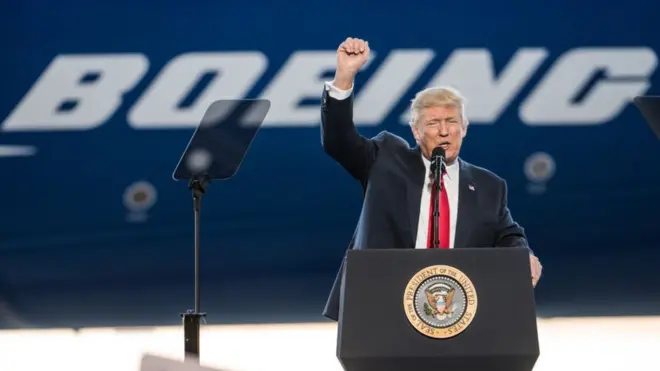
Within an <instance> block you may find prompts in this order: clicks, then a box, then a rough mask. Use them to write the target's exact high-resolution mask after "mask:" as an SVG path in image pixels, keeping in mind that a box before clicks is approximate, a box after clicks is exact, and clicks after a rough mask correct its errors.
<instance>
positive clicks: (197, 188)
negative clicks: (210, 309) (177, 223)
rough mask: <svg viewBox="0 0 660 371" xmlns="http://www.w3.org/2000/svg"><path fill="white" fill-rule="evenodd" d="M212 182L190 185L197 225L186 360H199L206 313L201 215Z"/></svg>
mask: <svg viewBox="0 0 660 371" xmlns="http://www.w3.org/2000/svg"><path fill="white" fill-rule="evenodd" d="M209 182H210V179H208V178H207V177H200V178H197V177H196V178H193V179H191V180H190V183H188V188H189V189H190V190H191V191H192V197H193V212H194V215H195V216H194V218H195V220H194V223H195V307H194V308H195V309H193V310H187V311H186V313H182V314H181V317H182V318H183V334H184V336H185V355H186V358H190V357H196V358H199V327H200V321H201V319H202V318H204V317H206V313H202V312H200V290H199V213H200V209H201V205H202V196H203V195H204V193H206V186H207V185H208V183H209Z"/></svg>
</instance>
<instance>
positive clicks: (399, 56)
mask: <svg viewBox="0 0 660 371" xmlns="http://www.w3.org/2000/svg"><path fill="white" fill-rule="evenodd" d="M433 56H434V53H433V51H432V50H429V49H411V50H394V51H392V53H390V55H388V57H387V59H386V60H385V62H383V64H382V66H380V67H379V68H378V70H377V71H376V73H374V75H373V76H372V77H371V78H370V79H369V81H368V82H367V84H366V85H365V86H364V88H362V89H360V94H359V95H358V97H357V98H356V100H355V106H354V111H353V120H354V121H355V124H356V125H378V124H380V123H381V122H382V121H384V120H385V118H386V116H387V115H388V114H389V113H390V111H391V110H392V108H394V105H395V104H396V103H398V102H399V99H401V96H403V94H404V93H405V92H406V91H408V89H409V88H410V85H411V84H413V83H414V82H415V81H416V80H417V78H419V75H420V74H421V73H422V71H424V68H426V66H427V65H428V63H429V62H430V61H431V59H433Z"/></svg>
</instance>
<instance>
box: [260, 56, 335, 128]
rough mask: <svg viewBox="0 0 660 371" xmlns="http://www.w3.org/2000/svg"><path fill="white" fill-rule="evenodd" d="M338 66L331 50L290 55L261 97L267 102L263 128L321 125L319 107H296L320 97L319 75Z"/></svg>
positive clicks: (320, 81) (320, 78)
mask: <svg viewBox="0 0 660 371" xmlns="http://www.w3.org/2000/svg"><path fill="white" fill-rule="evenodd" d="M336 64H337V54H336V52H334V51H299V52H295V53H293V54H292V55H291V56H290V57H289V59H288V60H287V61H286V63H285V64H284V66H283V67H282V68H281V69H280V71H279V73H278V74H277V75H275V77H274V78H273V79H272V80H271V82H270V83H269V84H268V86H267V87H266V88H265V89H264V91H263V92H262V94H261V98H262V99H268V100H270V104H271V106H270V111H268V115H267V116H266V120H265V121H264V126H266V125H267V126H275V125H277V126H283V125H286V126H312V125H318V124H319V122H320V116H319V115H320V112H319V106H318V105H313V106H302V107H301V106H299V104H300V101H301V100H303V99H305V98H320V97H321V93H322V91H323V82H324V80H323V79H322V74H323V73H324V72H328V71H331V70H333V69H334V68H335V66H336Z"/></svg>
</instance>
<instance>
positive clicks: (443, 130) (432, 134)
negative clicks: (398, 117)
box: [413, 106, 467, 164]
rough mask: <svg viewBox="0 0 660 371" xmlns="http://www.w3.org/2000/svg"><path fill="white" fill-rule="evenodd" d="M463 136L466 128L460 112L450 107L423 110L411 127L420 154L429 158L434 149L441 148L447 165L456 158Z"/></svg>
mask: <svg viewBox="0 0 660 371" xmlns="http://www.w3.org/2000/svg"><path fill="white" fill-rule="evenodd" d="M465 134H467V128H466V127H464V125H463V118H462V116H461V111H460V109H457V108H455V107H451V106H449V107H430V108H424V109H423V110H422V111H421V112H420V116H419V120H418V121H417V123H416V124H415V125H413V135H414V136H415V139H416V140H417V142H418V143H419V146H420V147H421V149H422V153H423V154H424V155H425V156H426V157H427V158H430V157H431V152H432V151H433V149H434V148H435V147H442V148H443V149H444V150H445V158H446V161H447V164H452V163H453V162H454V161H456V158H458V153H459V152H460V151H461V144H462V143H463V138H464V137H465Z"/></svg>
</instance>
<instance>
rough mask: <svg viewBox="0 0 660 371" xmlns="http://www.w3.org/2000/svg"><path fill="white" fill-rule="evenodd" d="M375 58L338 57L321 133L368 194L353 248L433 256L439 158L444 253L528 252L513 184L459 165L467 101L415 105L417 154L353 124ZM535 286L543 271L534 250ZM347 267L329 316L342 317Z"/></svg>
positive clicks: (365, 51)
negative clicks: (434, 161)
mask: <svg viewBox="0 0 660 371" xmlns="http://www.w3.org/2000/svg"><path fill="white" fill-rule="evenodd" d="M368 58H369V44H368V43H367V42H365V41H364V40H360V39H353V38H348V39H346V40H345V41H344V42H343V43H342V44H341V45H340V46H339V48H338V50H337V70H336V71H335V78H334V80H333V81H332V82H328V83H326V84H325V89H324V92H323V98H322V112H321V121H322V123H321V130H322V140H323V148H324V150H325V152H326V153H328V155H330V156H331V157H332V158H333V159H335V160H336V161H337V162H338V163H339V164H340V165H341V166H342V167H344V168H345V169H346V170H347V171H348V172H349V173H350V174H351V175H352V176H353V177H354V178H355V179H357V180H358V181H359V182H360V184H362V188H363V190H364V203H363V207H362V213H361V215H360V220H359V222H358V225H357V228H356V230H355V234H354V235H353V239H352V241H351V243H350V246H349V248H353V249H375V248H379V249H387V248H389V249H396V248H419V249H423V248H429V247H431V241H430V238H429V235H430V234H431V233H429V232H430V229H429V227H430V226H431V224H432V222H431V220H430V219H429V218H430V214H431V213H430V205H431V203H432V197H433V196H432V192H431V191H430V188H431V183H432V179H431V176H430V171H429V167H430V161H429V158H430V157H431V152H432V151H433V149H434V148H436V147H441V148H443V149H444V151H445V158H446V165H447V166H446V172H444V173H443V176H442V180H441V181H442V185H443V187H442V192H441V195H440V217H439V235H440V236H439V242H440V244H439V247H440V248H461V247H527V248H529V246H528V244H527V238H526V237H525V233H524V231H523V228H521V227H520V226H519V225H518V224H517V223H516V222H514V220H513V219H512V217H511V214H510V212H509V208H508V206H507V186H506V182H505V181H504V180H503V179H502V178H500V177H498V176H497V175H495V174H494V173H492V172H490V171H488V170H486V169H483V168H480V167H477V166H474V165H471V164H469V163H467V162H465V161H463V160H462V159H460V158H459V157H458V154H459V152H460V149H461V144H462V142H463V138H464V137H465V135H466V133H467V127H468V120H467V117H466V115H465V99H464V98H463V97H462V96H461V94H460V93H459V92H458V91H456V90H454V89H451V88H443V87H440V88H429V89H426V90H423V91H421V92H419V93H418V94H417V96H416V97H415V99H414V100H413V102H412V105H411V119H410V126H411V130H412V133H413V136H414V137H415V140H416V142H417V144H418V145H417V146H415V147H414V148H410V147H409V146H408V143H407V142H406V141H405V140H403V139H402V138H400V137H398V136H396V135H393V134H391V133H388V132H386V131H383V132H381V133H380V134H378V135H377V136H375V137H374V138H365V137H363V136H361V135H360V134H359V133H358V132H357V130H356V128H355V125H354V123H353V98H352V92H353V80H354V77H355V75H356V74H357V72H358V70H359V69H360V68H361V67H362V66H363V65H364V64H365V63H366V62H367V60H368ZM530 265H531V270H532V272H531V276H532V283H533V285H534V286H536V283H537V282H538V280H539V278H540V276H541V269H542V268H541V264H540V263H539V261H538V259H537V258H536V257H535V256H534V254H533V253H532V251H531V249H530ZM342 271H343V264H342V267H341V268H340V270H339V274H338V275H337V278H336V280H335V283H334V286H333V288H332V291H331V293H330V297H329V298H328V302H327V304H326V307H325V310H324V311H323V315H324V316H326V317H328V318H331V319H333V320H338V317H339V313H338V312H339V294H340V287H341V276H342Z"/></svg>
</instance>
